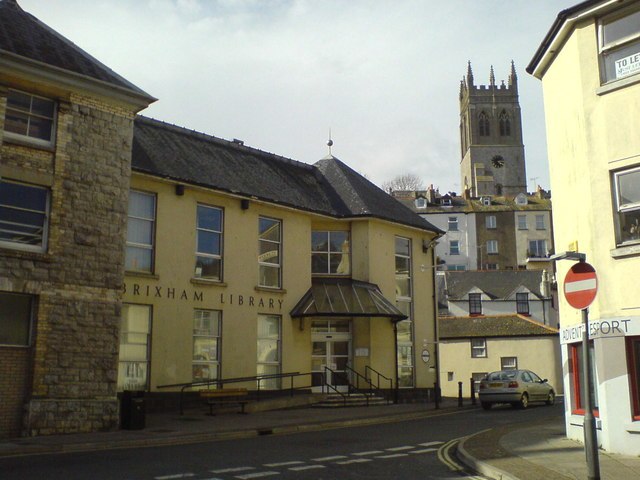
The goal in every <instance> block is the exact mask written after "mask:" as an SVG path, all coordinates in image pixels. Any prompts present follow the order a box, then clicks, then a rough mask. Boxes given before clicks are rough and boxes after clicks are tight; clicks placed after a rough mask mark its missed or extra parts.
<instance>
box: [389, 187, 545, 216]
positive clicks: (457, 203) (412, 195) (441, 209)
mask: <svg viewBox="0 0 640 480" xmlns="http://www.w3.org/2000/svg"><path fill="white" fill-rule="evenodd" d="M422 193H423V192H421V191H418V192H392V195H393V196H394V197H395V198H396V199H397V200H398V201H399V202H400V203H402V204H403V205H404V206H405V207H407V208H409V209H411V210H413V211H414V212H417V213H420V214H423V215H424V214H434V213H484V212H514V211H523V212H526V211H544V210H551V200H550V199H548V198H539V197H538V196H537V195H535V194H534V195H527V204H526V205H518V204H517V203H516V202H515V201H514V199H512V198H507V197H497V196H492V197H491V205H484V204H483V203H482V201H481V200H480V199H479V198H472V199H469V200H467V199H465V198H464V197H460V196H455V197H450V199H451V205H444V204H441V203H438V204H432V203H429V204H428V205H427V206H426V207H424V208H418V207H417V206H416V203H415V200H416V198H418V197H420V196H422V197H424V195H423V194H422Z"/></svg>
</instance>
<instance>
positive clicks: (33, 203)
mask: <svg viewBox="0 0 640 480" xmlns="http://www.w3.org/2000/svg"><path fill="white" fill-rule="evenodd" d="M48 226H49V190H48V189H47V188H42V187H38V186H35V185H27V184H25V183H18V182H13V181H9V180H0V246H3V247H8V248H14V249H18V250H30V251H35V252H43V251H45V250H46V243H47V230H48Z"/></svg>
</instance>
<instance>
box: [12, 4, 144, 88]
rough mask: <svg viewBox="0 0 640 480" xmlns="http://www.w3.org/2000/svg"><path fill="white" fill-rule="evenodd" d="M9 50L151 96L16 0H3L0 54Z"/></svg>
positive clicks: (18, 54)
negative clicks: (25, 8) (24, 8)
mask: <svg viewBox="0 0 640 480" xmlns="http://www.w3.org/2000/svg"><path fill="white" fill-rule="evenodd" d="M105 41H107V39H105ZM7 54H9V55H17V56H20V57H25V58H28V59H30V60H33V61H36V62H40V63H43V64H46V65H50V66H53V67H57V68H60V69H63V70H67V71H70V72H73V73H75V74H79V75H82V76H85V77H89V78H92V79H94V80H99V81H101V82H106V83H108V84H111V85H113V86H116V87H120V88H124V89H126V90H130V91H133V92H135V93H137V94H139V95H143V96H146V97H148V98H149V99H151V98H152V97H150V96H149V95H148V94H147V93H145V92H144V91H142V90H141V89H139V88H138V87H136V86H135V85H134V84H132V83H131V82H129V81H128V80H126V79H124V78H123V77H121V76H120V75H118V74H117V73H115V72H114V71H113V70H111V69H110V68H109V67H107V66H105V65H103V64H102V63H100V62H99V61H98V60H96V59H95V58H93V57H92V56H91V55H89V54H88V53H87V52H85V51H84V50H82V49H81V48H80V47H78V46H77V45H75V44H74V43H73V42H71V41H70V40H67V39H66V38H65V37H63V36H62V35H60V34H59V33H57V32H55V31H54V30H52V29H51V28H49V27H48V26H47V25H45V24H44V23H42V22H41V21H40V20H38V19H37V18H36V17H34V16H33V15H31V14H29V13H27V12H25V11H24V10H23V9H22V8H20V6H19V5H18V3H17V1H16V0H0V55H4V56H6V55H7Z"/></svg>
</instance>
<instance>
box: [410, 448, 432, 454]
mask: <svg viewBox="0 0 640 480" xmlns="http://www.w3.org/2000/svg"><path fill="white" fill-rule="evenodd" d="M437 451H438V449H437V448H425V449H422V450H414V451H412V452H409V453H411V454H418V453H431V452H437Z"/></svg>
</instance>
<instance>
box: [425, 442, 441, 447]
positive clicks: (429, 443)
mask: <svg viewBox="0 0 640 480" xmlns="http://www.w3.org/2000/svg"><path fill="white" fill-rule="evenodd" d="M443 443H444V442H427V443H421V444H420V446H421V447H433V446H434V445H442V444H443Z"/></svg>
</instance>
